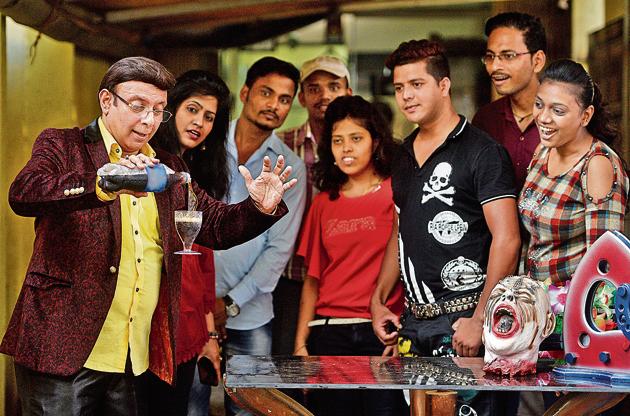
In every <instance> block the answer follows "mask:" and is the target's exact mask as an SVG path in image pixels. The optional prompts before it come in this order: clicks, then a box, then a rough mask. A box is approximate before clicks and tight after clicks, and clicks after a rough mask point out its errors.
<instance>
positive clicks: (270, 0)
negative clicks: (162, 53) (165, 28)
mask: <svg viewBox="0 0 630 416" xmlns="http://www.w3.org/2000/svg"><path fill="white" fill-rule="evenodd" d="M275 3H286V0H230V1H224V2H223V1H222V2H219V1H213V2H203V3H202V2H198V1H196V2H188V3H179V4H171V5H167V6H155V7H138V8H134V9H128V10H116V11H110V12H107V13H105V21H106V22H107V23H126V22H130V21H138V20H147V19H156V18H161V17H174V16H179V15H187V14H196V13H208V12H220V11H224V10H230V9H239V8H243V7H249V6H261V5H274V4H275Z"/></svg>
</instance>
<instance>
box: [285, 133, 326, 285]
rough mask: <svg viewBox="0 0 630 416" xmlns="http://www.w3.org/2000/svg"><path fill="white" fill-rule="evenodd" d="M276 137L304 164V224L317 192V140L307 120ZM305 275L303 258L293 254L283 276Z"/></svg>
mask: <svg viewBox="0 0 630 416" xmlns="http://www.w3.org/2000/svg"><path fill="white" fill-rule="evenodd" d="M278 137H280V139H282V140H284V143H285V144H286V145H287V146H289V147H290V148H291V150H293V153H295V154H296V155H298V157H300V158H301V159H302V160H303V161H304V164H305V165H306V205H305V207H304V216H303V217H302V224H304V222H305V221H304V220H305V219H306V216H307V215H308V211H309V208H310V207H311V201H313V197H314V196H315V195H316V194H317V189H316V188H315V186H314V184H313V165H314V164H315V162H316V161H317V141H316V140H315V136H313V133H312V132H311V127H310V126H309V124H308V121H307V122H306V123H304V124H302V125H301V126H300V127H297V128H294V129H291V130H287V131H285V132H282V133H278ZM302 231H303V226H302V228H301V229H300V233H299V234H298V238H297V241H300V240H301V239H302ZM296 248H297V244H296ZM305 275H306V267H305V266H304V259H303V258H302V257H300V256H296V255H295V254H294V255H293V257H292V258H291V260H289V263H288V264H287V268H286V269H285V271H284V274H283V276H284V277H286V278H288V279H290V280H300V281H301V280H304V276H305Z"/></svg>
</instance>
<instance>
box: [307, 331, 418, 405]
mask: <svg viewBox="0 0 630 416" xmlns="http://www.w3.org/2000/svg"><path fill="white" fill-rule="evenodd" d="M307 345H308V352H309V354H310V355H321V356H326V355H342V356H349V355H365V356H380V355H381V354H382V353H383V348H384V347H383V344H381V343H380V341H379V340H378V338H376V336H375V335H374V332H373V331H372V324H371V323H369V322H368V323H361V324H352V325H320V326H315V327H312V328H311V332H310V335H309V337H308V342H307ZM331 376H332V377H336V378H338V379H339V380H342V379H343V375H342V374H332V375H331ZM368 376H369V375H368ZM307 402H308V407H309V410H311V411H312V412H313V413H314V414H315V415H317V416H320V415H321V416H335V415H340V416H348V415H356V416H362V415H363V416H389V415H391V416H394V415H395V416H398V415H407V414H409V409H408V407H407V405H406V403H405V399H404V397H403V393H402V391H401V390H372V389H370V390H338V389H330V390H310V391H309V393H308V399H307Z"/></svg>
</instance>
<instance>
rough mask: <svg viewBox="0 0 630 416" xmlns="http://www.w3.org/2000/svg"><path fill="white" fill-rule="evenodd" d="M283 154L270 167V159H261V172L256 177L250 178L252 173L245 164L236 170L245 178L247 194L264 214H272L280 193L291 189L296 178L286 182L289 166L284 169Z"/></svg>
mask: <svg viewBox="0 0 630 416" xmlns="http://www.w3.org/2000/svg"><path fill="white" fill-rule="evenodd" d="M283 168H284V156H282V155H280V156H278V160H277V161H276V166H275V167H274V168H273V170H272V169H271V159H270V158H269V156H265V157H264V159H263V168H262V172H260V175H258V177H257V178H256V179H253V178H252V174H251V173H250V172H249V169H247V168H246V167H245V166H243V165H240V166H239V167H238V171H239V172H241V175H243V178H244V179H245V185H246V186H247V191H248V192H249V196H250V197H251V198H252V199H253V200H254V203H255V204H256V207H257V208H258V209H259V210H260V211H261V212H263V213H265V214H272V213H273V212H274V211H275V210H276V207H277V206H278V204H279V203H280V201H281V200H282V195H284V192H285V191H287V190H288V189H291V188H292V187H293V186H294V185H295V184H296V183H297V179H295V178H293V179H291V180H290V181H288V182H287V179H288V178H289V175H291V166H287V167H286V169H284V170H283Z"/></svg>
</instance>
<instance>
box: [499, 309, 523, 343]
mask: <svg viewBox="0 0 630 416" xmlns="http://www.w3.org/2000/svg"><path fill="white" fill-rule="evenodd" d="M519 327H520V325H519V323H518V319H516V312H515V311H514V308H512V306H510V305H499V306H497V307H496V308H495V309H494V314H493V315H492V333H493V334H494V335H495V336H497V337H500V338H509V337H511V336H512V335H514V333H515V332H516V331H518V329H519Z"/></svg>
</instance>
